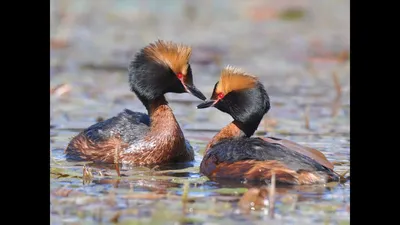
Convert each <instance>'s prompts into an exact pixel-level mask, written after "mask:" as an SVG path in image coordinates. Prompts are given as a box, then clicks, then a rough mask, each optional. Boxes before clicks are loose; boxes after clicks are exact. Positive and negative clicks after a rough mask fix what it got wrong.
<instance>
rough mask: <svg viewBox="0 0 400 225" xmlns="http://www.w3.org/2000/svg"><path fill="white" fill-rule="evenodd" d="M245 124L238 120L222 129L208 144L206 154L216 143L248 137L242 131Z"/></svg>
mask: <svg viewBox="0 0 400 225" xmlns="http://www.w3.org/2000/svg"><path fill="white" fill-rule="evenodd" d="M242 129H243V124H242V123H241V122H239V121H237V120H234V121H232V122H231V123H229V124H228V125H227V126H225V127H224V128H222V129H221V131H220V132H218V133H217V134H216V135H215V136H214V137H213V138H212V139H211V141H210V142H209V143H208V145H207V147H206V151H205V153H206V152H207V151H208V150H209V149H210V148H211V147H212V146H213V145H214V144H216V143H218V142H219V141H221V140H223V139H228V138H238V137H246V136H247V135H246V133H245V132H244V131H243V130H242Z"/></svg>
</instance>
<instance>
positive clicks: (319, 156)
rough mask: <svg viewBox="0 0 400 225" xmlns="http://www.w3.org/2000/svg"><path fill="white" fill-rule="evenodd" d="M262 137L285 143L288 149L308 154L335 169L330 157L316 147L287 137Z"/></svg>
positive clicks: (271, 141) (272, 141) (266, 139)
mask: <svg viewBox="0 0 400 225" xmlns="http://www.w3.org/2000/svg"><path fill="white" fill-rule="evenodd" d="M262 139H263V140H264V141H266V142H270V143H276V144H280V145H283V146H285V147H286V148H287V149H288V150H292V151H295V152H298V153H300V154H302V155H304V156H307V157H309V158H311V159H313V160H314V161H316V162H318V163H319V164H321V165H323V166H325V167H326V168H329V169H331V170H333V164H332V163H331V162H329V161H328V159H327V158H326V157H325V155H324V154H322V152H320V151H318V150H316V149H313V148H310V147H306V146H302V145H299V144H297V143H295V142H293V141H289V140H285V139H279V138H273V137H264V138H262Z"/></svg>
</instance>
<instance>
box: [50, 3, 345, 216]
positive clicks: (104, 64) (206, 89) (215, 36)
mask: <svg viewBox="0 0 400 225" xmlns="http://www.w3.org/2000/svg"><path fill="white" fill-rule="evenodd" d="M60 2H61V3H62V1H60ZM70 2H75V1H70ZM76 2H78V1H76ZM184 2H185V1H171V3H170V6H169V7H165V8H163V10H160V9H161V8H162V7H158V6H157V4H158V3H157V1H148V4H147V5H146V2H141V1H134V2H133V3H134V4H133V3H131V4H132V5H130V3H129V1H104V2H102V4H98V5H96V10H93V9H92V10H90V7H92V5H91V3H90V2H89V1H87V2H85V4H83V3H79V4H78V3H77V4H76V5H75V6H73V7H72V6H69V7H70V8H68V7H64V9H65V11H66V12H67V14H68V13H72V14H73V15H74V16H75V17H74V19H73V22H72V23H70V24H68V23H67V25H65V24H64V25H63V24H61V25H60V22H57V21H61V20H60V19H58V20H57V19H54V20H53V23H54V24H52V28H51V29H52V32H51V33H52V37H58V36H57V33H58V35H59V33H63V32H60V31H59V30H64V31H65V30H67V31H68V32H65V33H67V34H68V35H66V36H68V40H69V44H70V47H67V48H56V47H54V48H52V50H51V87H54V86H56V85H59V84H66V85H67V86H66V87H69V90H68V89H67V88H66V89H65V90H66V93H65V94H61V95H58V94H57V93H56V94H52V95H51V98H50V100H51V120H50V154H51V160H52V161H51V174H50V178H51V183H50V189H51V212H50V217H51V224H99V223H102V224H111V223H114V222H117V221H118V222H119V223H120V224H242V223H245V224H265V223H269V224H348V223H349V216H350V212H349V207H350V198H349V196H350V191H349V190H350V182H346V183H344V184H328V185H315V186H295V187H278V188H277V190H276V195H275V201H276V202H275V210H274V219H271V218H270V215H269V211H268V205H269V201H268V198H263V199H262V201H263V202H264V203H265V206H264V207H255V209H254V210H250V211H247V210H246V207H245V208H243V206H241V205H240V204H239V200H240V198H241V197H242V196H243V194H244V193H245V192H246V191H248V190H249V189H251V188H253V185H251V184H249V183H238V182H236V183H235V182H234V183H232V182H230V183H227V182H212V181H209V180H208V179H207V178H206V177H203V176H201V175H200V174H199V164H200V162H201V159H202V154H203V151H204V148H205V146H206V144H207V143H208V141H209V140H210V138H211V137H212V136H213V135H215V134H216V132H218V130H220V129H221V128H222V127H223V126H225V125H226V124H228V123H229V122H230V121H231V120H232V119H231V118H230V116H229V115H227V114H224V113H222V112H220V111H218V110H216V109H212V108H211V109H202V110H198V109H196V105H197V104H199V103H200V100H198V99H196V98H195V97H193V96H191V95H189V94H181V95H178V94H168V95H167V99H168V101H169V103H170V106H171V108H172V109H173V110H174V113H175V115H176V118H177V120H178V122H179V123H180V125H181V128H182V129H183V130H184V134H185V137H186V138H187V139H189V141H190V142H191V144H192V146H193V147H194V149H195V152H196V156H195V162H194V163H193V164H192V165H189V166H187V167H182V168H179V169H177V168H172V167H168V166H163V167H158V168H145V167H133V168H132V167H131V168H129V167H126V166H124V167H122V168H121V174H122V177H121V178H118V177H117V176H116V172H115V169H114V167H113V166H107V165H95V164H93V163H90V162H67V161H66V160H65V156H64V154H63V151H62V150H63V149H64V148H65V147H66V145H67V144H68V142H69V140H70V138H71V137H73V136H74V135H76V134H77V133H79V131H81V130H83V129H84V128H86V127H88V126H90V125H91V124H93V123H95V122H96V121H97V120H98V119H99V118H103V119H106V118H109V117H111V116H115V115H116V114H117V113H119V112H121V111H122V110H123V109H124V108H128V109H131V110H134V111H141V112H145V109H144V107H143V106H142V105H141V103H140V101H139V100H138V99H137V98H136V97H135V95H134V94H133V93H131V92H130V91H129V86H128V83H127V79H128V78H127V72H126V67H127V64H128V60H129V58H130V57H131V56H132V54H133V53H134V52H135V51H137V50H138V49H139V48H141V47H143V46H144V45H145V44H147V43H148V42H151V41H154V40H155V39H157V38H163V39H168V40H175V41H182V42H185V43H188V44H192V45H193V46H194V47H193V56H192V69H193V73H194V82H195V85H196V86H197V87H198V88H199V89H200V90H201V91H202V92H203V93H204V94H205V95H206V96H207V97H209V96H210V95H211V92H212V89H213V86H214V84H215V82H216V81H217V80H218V77H219V70H220V68H221V67H222V66H224V65H226V64H232V65H235V66H240V67H243V68H244V69H246V70H247V71H248V72H250V73H253V74H255V75H257V76H258V77H259V79H260V80H261V81H262V82H263V84H264V85H265V86H266V88H267V91H268V93H269V95H270V98H271V104H272V107H271V110H270V112H269V113H268V114H267V115H266V116H265V117H264V120H263V121H262V123H261V124H260V126H259V129H258V130H257V132H256V135H257V136H263V135H266V134H268V135H272V136H275V137H279V138H286V139H289V140H292V141H295V142H297V143H300V144H302V145H307V146H310V147H314V148H317V149H319V150H320V151H322V152H323V153H324V154H325V155H326V156H327V158H328V159H329V160H330V161H333V162H335V163H336V164H337V165H336V166H335V170H336V171H337V172H339V173H342V172H344V171H346V170H348V169H349V165H350V162H349V153H350V137H349V126H350V125H349V111H350V110H349V76H350V75H349V69H348V65H349V64H348V62H340V61H337V60H336V61H335V60H332V59H330V58H329V57H331V58H332V56H326V54H327V53H326V52H328V53H331V54H333V55H334V54H336V53H335V52H340V51H342V50H348V41H346V40H348V39H347V38H348V37H349V32H348V28H347V27H348V26H349V25H348V20H349V17H348V11H347V10H348V7H349V5H348V2H346V1H323V2H320V1H305V0H304V1H296V3H291V2H290V1H288V2H287V1H268V2H265V1H249V3H244V2H243V1H230V2H232V3H231V4H229V5H228V4H227V3H226V1H220V2H218V4H217V3H211V2H212V1H205V2H204V3H202V4H203V5H202V6H203V8H204V7H205V6H207V7H208V8H209V9H210V12H218V13H213V14H207V12H206V10H205V9H203V8H201V7H200V5H201V4H200V3H199V2H196V1H193V2H192V3H191V4H193V5H194V6H196V9H193V8H190V7H188V6H187V5H186V6H185V5H184V4H183V3H184ZM250 2H251V3H250ZM262 2H264V3H262ZM59 4H60V3H59ZM70 4H72V5H74V4H75V3H70ZM257 4H259V5H257ZM129 5H130V6H129ZM138 5H142V6H141V7H143V8H142V10H137V8H135V7H137V6H138ZM293 5H295V6H296V7H300V8H302V9H304V11H305V16H304V18H302V19H299V20H294V21H286V20H283V19H279V17H275V18H274V17H273V16H271V17H268V16H265V15H266V14H263V15H264V16H254V13H255V10H256V9H257V8H260V9H263V10H264V12H272V13H270V14H271V15H274V13H273V12H274V11H275V14H276V12H277V11H279V10H284V9H285V8H288V7H293ZM123 6H126V7H125V8H124V7H123ZM128 6H129V7H128ZM93 7H94V6H93ZM207 7H206V8H207ZM59 9H60V8H57V7H54V8H53V10H54V11H53V14H52V16H53V18H57V16H56V15H57V14H56V12H58V11H59ZM57 10H58V11H57ZM74 10H75V11H74ZM190 10H192V11H190ZM193 10H194V11H193ZM268 10H269V11H268ZM187 11H188V12H191V13H189V14H187ZM74 13H75V14H74ZM185 13H186V14H185ZM185 15H186V16H185ZM252 15H253V16H252ZM67 28H68V29H67ZM57 30H58V31H57ZM333 37H335V38H333ZM315 42H317V44H315ZM318 43H319V44H318ZM316 46H317V47H316ZM318 46H320V47H318ZM332 46H333V47H332ZM321 49H322V50H321ZM321 52H322V53H321ZM320 58H322V59H324V60H320ZM317 59H318V60H317ZM335 73H336V74H337V75H336V76H337V78H338V80H339V83H340V89H341V96H340V98H338V100H336V101H335V98H337V88H335V84H334V79H333V77H334V76H333V74H335ZM58 93H61V92H58ZM335 104H336V105H339V106H340V107H337V108H335V106H334V105H335ZM335 110H336V115H335V116H332V113H333V112H334V111H335ZM305 117H308V120H309V128H307V127H306V120H305ZM84 165H85V166H86V167H87V168H89V169H90V170H91V173H92V175H93V178H92V179H91V180H84V179H83V178H82V176H83V166H84ZM186 183H189V188H188V189H187V190H184V189H185V188H184V185H185V184H186ZM257 188H263V187H260V186H257ZM186 192H187V193H188V196H187V198H188V202H186V203H183V201H182V198H184V197H183V196H184V193H186ZM247 208H248V209H250V208H251V205H250V204H249V206H248V207H247Z"/></svg>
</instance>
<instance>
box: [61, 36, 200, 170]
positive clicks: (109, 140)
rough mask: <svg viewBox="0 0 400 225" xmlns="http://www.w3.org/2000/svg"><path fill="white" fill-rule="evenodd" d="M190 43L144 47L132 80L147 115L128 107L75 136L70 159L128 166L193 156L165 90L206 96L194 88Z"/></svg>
mask: <svg viewBox="0 0 400 225" xmlns="http://www.w3.org/2000/svg"><path fill="white" fill-rule="evenodd" d="M191 52H192V50H191V47H189V46H186V45H182V44H176V43H172V42H167V41H162V40H158V41H156V42H154V43H151V44H149V45H148V46H146V47H144V48H143V49H141V50H140V51H139V52H138V53H137V54H136V55H135V57H134V59H133V61H131V63H130V65H129V83H130V88H131V91H133V92H134V93H135V94H136V96H137V97H138V98H139V100H140V101H141V102H142V103H143V105H144V106H145V107H146V109H147V112H148V115H147V114H144V113H140V112H133V111H131V110H128V109H125V110H124V111H123V112H121V113H119V114H118V115H117V116H115V117H112V118H110V119H107V120H105V121H102V122H99V123H96V124H94V125H92V126H90V127H89V128H87V129H86V130H84V131H82V132H81V133H79V134H78V135H77V136H75V137H74V138H73V139H72V140H71V141H70V143H69V144H68V146H67V148H66V149H65V153H66V155H67V158H68V159H73V160H85V161H94V162H103V163H123V164H129V165H159V164H167V163H173V162H188V161H192V160H193V159H194V152H193V148H192V147H191V146H190V144H189V142H188V141H186V140H185V137H184V135H183V132H182V130H181V128H180V126H179V124H178V122H177V121H176V118H175V116H174V114H173V112H172V109H171V108H170V107H169V106H168V102H167V100H166V99H165V97H164V94H165V93H168V92H172V93H185V92H187V93H190V94H192V95H194V96H195V97H197V98H199V99H201V100H205V99H206V97H205V96H204V95H203V94H202V93H201V92H200V91H199V90H198V89H197V88H196V87H195V86H194V84H193V78H192V70H191V68H190V64H189V59H190V55H191Z"/></svg>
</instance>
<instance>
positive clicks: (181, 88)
mask: <svg viewBox="0 0 400 225" xmlns="http://www.w3.org/2000/svg"><path fill="white" fill-rule="evenodd" d="M191 52H192V50H191V48H190V47H189V46H185V45H181V44H175V43H172V42H165V41H162V40H158V41H156V42H155V43H151V44H149V45H148V46H146V47H144V48H143V49H141V50H140V51H139V52H138V53H137V54H136V55H135V58H134V60H133V61H132V62H131V63H130V65H129V83H130V86H131V90H132V91H134V92H135V93H136V95H137V96H138V97H139V98H140V100H141V101H142V102H144V103H146V102H147V101H151V100H154V99H156V98H158V97H160V96H162V95H164V94H165V93H168V92H172V93H184V92H188V93H190V94H192V95H194V96H196V97H197V98H199V99H201V100H205V99H206V97H205V96H204V95H203V94H202V93H201V92H200V91H199V90H198V89H197V88H196V87H195V86H194V84H193V75H192V70H191V68H190V64H189V59H190V55H191Z"/></svg>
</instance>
